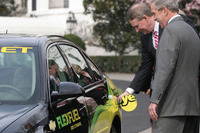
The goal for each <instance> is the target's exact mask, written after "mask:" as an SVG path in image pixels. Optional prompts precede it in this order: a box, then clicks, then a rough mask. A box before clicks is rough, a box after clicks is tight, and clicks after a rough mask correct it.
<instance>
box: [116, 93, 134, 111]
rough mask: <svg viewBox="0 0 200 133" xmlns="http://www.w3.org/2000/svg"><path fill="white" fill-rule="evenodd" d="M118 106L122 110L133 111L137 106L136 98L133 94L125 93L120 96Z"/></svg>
mask: <svg viewBox="0 0 200 133" xmlns="http://www.w3.org/2000/svg"><path fill="white" fill-rule="evenodd" d="M120 106H121V108H122V109H123V110H125V111H127V112H130V111H133V110H134V109H136V107H137V100H136V98H135V96H133V95H126V96H124V97H122V99H121V101H120Z"/></svg>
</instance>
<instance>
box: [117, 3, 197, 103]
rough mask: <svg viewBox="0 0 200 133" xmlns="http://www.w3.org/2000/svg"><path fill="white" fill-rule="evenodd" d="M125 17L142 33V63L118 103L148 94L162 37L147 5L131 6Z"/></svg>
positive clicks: (160, 29)
mask: <svg viewBox="0 0 200 133" xmlns="http://www.w3.org/2000/svg"><path fill="white" fill-rule="evenodd" d="M127 17H128V20H129V22H130V24H131V25H132V26H133V27H134V28H135V30H136V32H142V35H141V42H142V61H141V66H140V67H139V69H138V71H137V73H136V74H135V77H134V79H133V80H132V82H131V83H130V85H129V87H128V88H127V89H126V91H125V92H124V93H123V94H122V95H120V96H119V98H118V101H120V99H121V98H122V97H123V96H125V95H129V94H133V93H136V94H137V93H139V92H140V91H144V92H146V94H149V93H150V89H149V88H150V85H151V81H152V79H153V78H152V76H153V75H154V65H155V59H156V49H157V46H158V42H157V41H159V39H160V37H161V35H162V28H161V27H160V26H159V23H158V22H157V21H156V20H155V17H154V16H153V14H152V13H151V9H150V6H149V5H148V4H146V3H138V4H134V5H132V6H131V7H130V9H129V11H128V13H127ZM182 17H183V18H184V21H186V22H187V23H188V24H189V25H191V26H192V27H193V28H194V27H195V26H194V24H193V23H192V21H191V20H190V19H188V18H187V17H186V16H184V15H182ZM196 32H197V31H196ZM156 37H157V38H156ZM156 39H157V40H156Z"/></svg>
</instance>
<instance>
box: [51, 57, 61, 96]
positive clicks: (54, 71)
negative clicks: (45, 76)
mask: <svg viewBox="0 0 200 133" xmlns="http://www.w3.org/2000/svg"><path fill="white" fill-rule="evenodd" d="M48 63H49V78H50V91H51V92H53V91H59V90H58V87H59V84H60V79H59V76H58V64H57V63H56V62H55V61H54V60H52V59H49V60H48Z"/></svg>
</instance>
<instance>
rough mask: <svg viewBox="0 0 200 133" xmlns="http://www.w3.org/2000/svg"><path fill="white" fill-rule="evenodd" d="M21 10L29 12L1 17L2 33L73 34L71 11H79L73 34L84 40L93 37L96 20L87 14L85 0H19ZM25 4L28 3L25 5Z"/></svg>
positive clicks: (76, 14) (0, 30) (0, 29)
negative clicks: (70, 29) (70, 25)
mask: <svg viewBox="0 0 200 133" xmlns="http://www.w3.org/2000/svg"><path fill="white" fill-rule="evenodd" d="M15 4H16V5H19V7H18V12H20V11H21V12H23V11H27V12H26V14H24V16H23V17H9V18H8V17H0V21H1V22H3V23H0V32H5V31H6V30H8V32H10V33H33V34H58V35H64V34H69V33H70V31H69V29H68V27H67V23H66V21H67V19H68V17H69V15H70V14H69V12H73V13H74V14H75V18H76V19H77V25H76V26H75V27H74V29H72V33H76V34H78V35H79V36H80V37H81V38H83V40H88V37H89V36H91V32H92V26H93V25H94V21H93V20H92V17H91V15H84V13H83V12H84V7H83V0H27V1H26V0H15ZM24 4H27V6H25V5H24Z"/></svg>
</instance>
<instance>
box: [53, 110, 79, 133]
mask: <svg viewBox="0 0 200 133" xmlns="http://www.w3.org/2000/svg"><path fill="white" fill-rule="evenodd" d="M80 119H81V117H80V115H79V113H78V109H74V110H72V111H69V112H67V113H65V114H62V115H61V116H57V117H56V120H57V123H58V128H59V129H61V128H63V127H66V126H68V125H70V124H73V123H75V122H76V121H78V120H80ZM80 126H82V124H81V122H78V123H76V124H74V125H72V126H71V130H74V129H75V128H77V127H80Z"/></svg>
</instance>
